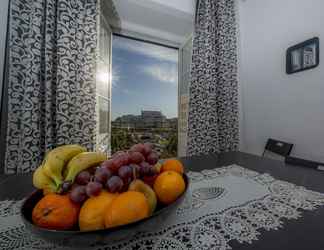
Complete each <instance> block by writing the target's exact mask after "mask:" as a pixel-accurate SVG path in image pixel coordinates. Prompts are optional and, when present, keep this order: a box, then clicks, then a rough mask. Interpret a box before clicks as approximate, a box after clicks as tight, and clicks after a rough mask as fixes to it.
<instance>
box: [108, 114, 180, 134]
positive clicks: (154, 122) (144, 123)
mask: <svg viewBox="0 0 324 250" xmlns="http://www.w3.org/2000/svg"><path fill="white" fill-rule="evenodd" d="M177 123H178V119H177V118H172V119H167V118H166V116H165V115H163V114H162V112H161V111H150V110H142V111H141V115H123V116H120V117H118V118H116V119H115V120H114V121H113V122H112V126H113V127H119V128H174V129H176V128H177Z"/></svg>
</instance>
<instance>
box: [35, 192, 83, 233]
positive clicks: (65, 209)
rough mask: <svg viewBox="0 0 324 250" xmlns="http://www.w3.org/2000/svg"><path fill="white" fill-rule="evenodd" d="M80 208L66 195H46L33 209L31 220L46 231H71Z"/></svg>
mask: <svg viewBox="0 0 324 250" xmlns="http://www.w3.org/2000/svg"><path fill="white" fill-rule="evenodd" d="M79 210H80V206H79V205H78V204H75V203H73V202H72V201H71V200H70V198H69V196H68V195H59V194H47V195H45V196H44V197H43V198H42V199H41V200H40V201H39V202H38V203H37V204H36V206H35V207H34V209H33V212H32V220H33V222H34V224H35V225H37V226H39V227H43V228H47V229H56V230H67V229H71V228H72V227H73V226H74V225H75V224H76V223H77V221H78V215H79Z"/></svg>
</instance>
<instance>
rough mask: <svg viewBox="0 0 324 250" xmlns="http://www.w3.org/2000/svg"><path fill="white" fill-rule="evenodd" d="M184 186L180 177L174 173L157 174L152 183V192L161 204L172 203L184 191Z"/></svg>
mask: <svg viewBox="0 0 324 250" xmlns="http://www.w3.org/2000/svg"><path fill="white" fill-rule="evenodd" d="M185 188H186V184H185V182H184V179H183V177H182V175H180V174H179V173H177V172H175V171H165V172H162V173H161V174H159V176H158V177H157V178H156V180H155V182H154V191H155V193H156V196H157V197H158V200H159V201H160V202H162V203H163V204H170V203H172V202H174V201H175V200H176V199H177V198H178V197H179V196H180V195H181V194H182V193H183V192H184V190H185Z"/></svg>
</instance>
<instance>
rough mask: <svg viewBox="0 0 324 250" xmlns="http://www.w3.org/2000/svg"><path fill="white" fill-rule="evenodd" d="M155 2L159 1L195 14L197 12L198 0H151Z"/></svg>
mask: <svg viewBox="0 0 324 250" xmlns="http://www.w3.org/2000/svg"><path fill="white" fill-rule="evenodd" d="M151 1H153V2H157V3H159V4H162V5H167V6H169V7H172V8H175V9H178V10H181V11H184V12H187V13H190V14H194V12H195V8H196V7H195V4H196V0H172V1H166V0H151Z"/></svg>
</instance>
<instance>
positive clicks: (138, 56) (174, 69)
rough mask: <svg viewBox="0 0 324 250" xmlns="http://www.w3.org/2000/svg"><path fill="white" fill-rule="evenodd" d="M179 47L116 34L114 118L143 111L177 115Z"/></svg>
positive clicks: (169, 116) (112, 108) (113, 73)
mask: <svg viewBox="0 0 324 250" xmlns="http://www.w3.org/2000/svg"><path fill="white" fill-rule="evenodd" d="M177 100H178V50H176V49H170V48H166V47H162V46H157V45H153V44H151V43H146V42H139V41H135V40H131V39H128V38H124V37H120V36H114V37H113V43H112V106H111V110H112V120H114V119H116V118H117V117H118V116H121V115H125V114H134V115H139V114H140V113H141V110H160V111H162V113H163V114H164V115H166V116H167V117H168V118H172V117H177V116H178V106H177Z"/></svg>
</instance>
